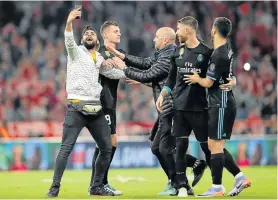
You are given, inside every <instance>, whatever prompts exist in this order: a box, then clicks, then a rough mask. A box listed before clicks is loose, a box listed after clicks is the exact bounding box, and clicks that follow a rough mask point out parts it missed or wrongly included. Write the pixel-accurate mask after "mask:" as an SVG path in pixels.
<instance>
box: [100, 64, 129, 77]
mask: <svg viewBox="0 0 278 200" xmlns="http://www.w3.org/2000/svg"><path fill="white" fill-rule="evenodd" d="M99 73H100V74H102V75H103V76H105V77H107V78H110V79H121V78H126V76H125V73H124V72H123V70H121V69H118V68H110V67H106V66H104V65H101V67H100V71H99Z"/></svg>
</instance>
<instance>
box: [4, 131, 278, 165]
mask: <svg viewBox="0 0 278 200" xmlns="http://www.w3.org/2000/svg"><path fill="white" fill-rule="evenodd" d="M59 148H60V138H57V139H52V140H47V139H31V140H30V139H26V140H15V141H13V140H11V141H2V142H0V170H47V169H53V167H54V163H55V159H56V156H57V154H58V151H59ZM226 148H227V149H228V150H229V151H230V152H231V154H232V155H233V156H234V158H235V159H236V161H237V163H238V164H239V165H240V166H249V165H276V164H277V138H276V136H273V137H268V138H264V137H261V138H248V137H245V138H235V139H233V140H231V141H228V142H227V143H226ZM94 149H95V143H94V142H93V141H92V139H90V138H86V139H83V140H79V141H78V142H77V143H76V145H75V147H74V149H73V152H72V153H71V155H70V157H69V160H68V165H67V168H68V169H90V168H91V162H92V157H93V154H94ZM188 153H190V154H192V155H194V156H196V157H198V158H201V159H204V155H203V153H202V151H201V149H200V147H199V143H198V142H197V141H196V140H194V139H193V140H191V141H190V147H189V150H188ZM111 167H112V168H145V167H159V163H158V161H157V159H156V158H155V156H154V155H153V154H152V152H151V149H150V144H149V142H148V141H141V142H139V141H132V142H131V141H120V142H119V146H118V148H117V151H116V154H115V157H114V159H113V162H112V164H111Z"/></svg>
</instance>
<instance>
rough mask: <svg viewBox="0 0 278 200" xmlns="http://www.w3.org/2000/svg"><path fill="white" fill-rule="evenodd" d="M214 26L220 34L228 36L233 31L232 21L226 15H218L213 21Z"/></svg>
mask: <svg viewBox="0 0 278 200" xmlns="http://www.w3.org/2000/svg"><path fill="white" fill-rule="evenodd" d="M213 26H214V27H215V28H216V29H217V31H218V32H219V33H220V35H221V36H222V37H224V38H227V37H228V36H229V35H230V33H231V31H232V22H231V20H229V19H228V18H226V17H217V18H215V20H214V22H213Z"/></svg>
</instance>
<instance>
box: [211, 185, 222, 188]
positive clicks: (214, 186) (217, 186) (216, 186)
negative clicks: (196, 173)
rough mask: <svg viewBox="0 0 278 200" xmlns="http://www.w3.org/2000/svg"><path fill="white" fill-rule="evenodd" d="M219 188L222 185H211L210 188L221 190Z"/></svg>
mask: <svg viewBox="0 0 278 200" xmlns="http://www.w3.org/2000/svg"><path fill="white" fill-rule="evenodd" d="M221 186H222V185H215V184H212V187H213V188H221Z"/></svg>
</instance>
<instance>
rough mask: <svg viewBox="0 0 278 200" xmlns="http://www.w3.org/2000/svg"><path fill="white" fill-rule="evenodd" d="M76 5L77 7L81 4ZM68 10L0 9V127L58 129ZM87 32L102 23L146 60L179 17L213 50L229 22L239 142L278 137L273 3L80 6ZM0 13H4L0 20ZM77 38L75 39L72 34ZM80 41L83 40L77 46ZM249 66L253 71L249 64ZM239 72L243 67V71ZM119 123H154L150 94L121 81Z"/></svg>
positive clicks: (41, 6)
mask: <svg viewBox="0 0 278 200" xmlns="http://www.w3.org/2000/svg"><path fill="white" fill-rule="evenodd" d="M79 3H81V2H77V4H79ZM74 5H75V3H73V2H62V1H59V2H51V1H45V2H43V1H42V2H25V3H24V4H22V2H0V33H1V38H0V99H1V104H0V120H1V121H2V124H5V123H6V122H17V121H34V120H39V121H62V120H63V117H64V112H65V105H66V91H65V78H66V53H65V47H64V35H63V34H64V26H65V25H64V24H63V23H64V22H65V19H66V17H67V14H68V12H69V10H70V9H72V8H73V7H74ZM82 5H83V13H82V19H81V20H78V21H77V22H75V23H74V30H75V32H76V33H79V32H80V33H81V31H80V30H81V29H82V28H83V27H84V26H85V25H93V26H94V27H95V28H96V29H97V30H99V28H100V26H101V24H102V23H103V22H104V21H105V20H111V19H113V20H116V21H118V22H119V24H120V28H121V34H122V36H121V46H120V47H121V48H123V49H125V50H126V51H127V52H128V53H129V54H132V55H139V56H149V55H151V54H152V53H153V42H152V40H153V37H154V33H155V31H156V30H157V28H159V27H161V26H170V27H173V28H176V22H177V20H178V19H180V18H181V17H184V16H186V15H191V16H194V17H196V18H197V20H198V21H199V28H200V35H201V37H202V39H203V40H204V42H205V43H207V44H208V45H211V42H210V32H209V30H210V29H211V26H212V22H213V19H214V18H215V17H217V16H226V17H228V18H229V19H231V20H232V23H233V32H232V37H231V43H232V44H233V47H234V51H235V53H236V60H235V62H234V72H235V74H236V75H237V81H238V86H237V87H236V88H235V89H234V93H235V96H236V100H237V103H238V110H237V119H238V121H237V124H236V126H235V129H234V131H235V132H236V133H238V134H252V135H261V134H273V133H276V134H277V127H276V120H277V107H276V105H277V92H276V91H277V79H276V73H277V46H276V44H277V18H276V15H277V4H276V2H245V3H243V4H237V3H234V2H161V3H157V2H82ZM3 10H5V12H3ZM76 35H77V34H76ZM75 39H76V41H77V42H78V41H80V35H79V36H78V37H76V38H75ZM246 63H249V64H250V69H249V68H248V64H247V65H246ZM244 66H247V67H246V68H244ZM117 112H118V113H117V115H118V116H117V117H118V118H117V122H118V123H122V122H130V121H133V122H153V121H154V120H155V118H156V108H155V105H154V102H153V98H152V91H151V89H150V88H148V87H146V86H144V85H136V86H129V85H127V84H126V83H125V81H124V80H122V81H121V84H120V86H119V90H118V110H117Z"/></svg>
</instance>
